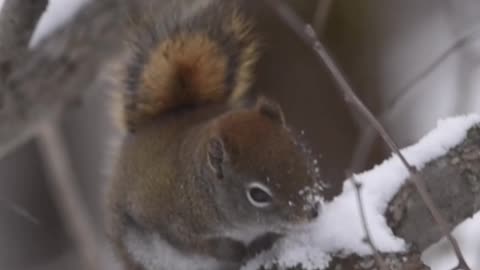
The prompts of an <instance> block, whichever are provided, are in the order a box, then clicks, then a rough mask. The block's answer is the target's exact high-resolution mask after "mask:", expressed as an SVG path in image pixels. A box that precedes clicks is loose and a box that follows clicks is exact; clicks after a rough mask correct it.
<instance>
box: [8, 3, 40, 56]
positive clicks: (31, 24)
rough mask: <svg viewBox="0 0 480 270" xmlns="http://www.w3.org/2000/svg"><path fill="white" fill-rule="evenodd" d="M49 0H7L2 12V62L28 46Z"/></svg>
mask: <svg viewBox="0 0 480 270" xmlns="http://www.w3.org/2000/svg"><path fill="white" fill-rule="evenodd" d="M47 4H48V0H6V1H5V2H4V3H3V7H2V10H1V12H0V63H2V62H4V61H5V60H6V59H7V58H11V57H12V55H16V54H17V52H18V51H19V50H23V49H25V48H27V47H28V43H29V41H30V38H31V37H32V34H33V31H34V30H35V26H36V25H37V22H38V20H39V19H40V16H41V15H42V14H43V11H44V10H45V8H46V7H47Z"/></svg>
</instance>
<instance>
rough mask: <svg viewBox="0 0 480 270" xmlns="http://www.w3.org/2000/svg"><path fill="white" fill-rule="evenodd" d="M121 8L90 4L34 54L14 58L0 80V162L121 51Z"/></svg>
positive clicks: (107, 2) (110, 0)
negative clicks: (5, 78)
mask: <svg viewBox="0 0 480 270" xmlns="http://www.w3.org/2000/svg"><path fill="white" fill-rule="evenodd" d="M15 1H18V0H13V2H15ZM32 1H33V0H32ZM21 2H23V1H21ZM33 2H35V1H33ZM125 9H126V1H124V0H118V1H115V0H103V1H92V2H91V3H90V4H87V5H86V6H85V7H84V8H83V10H81V11H80V12H79V13H78V14H77V16H76V18H75V19H74V20H73V21H72V22H71V23H69V24H68V25H66V26H65V27H64V28H62V29H60V30H59V31H57V32H56V33H53V34H52V35H51V36H49V38H48V39H46V40H45V41H44V42H43V43H41V44H39V45H38V46H36V49H35V50H34V51H28V52H25V53H24V54H22V55H19V56H18V58H17V60H16V61H15V63H17V64H15V65H14V66H11V67H9V68H8V69H9V70H11V72H10V73H11V75H10V76H9V77H8V78H7V81H6V82H4V83H2V81H1V80H0V93H1V94H2V97H3V98H2V100H1V102H0V157H1V156H3V155H5V154H6V153H7V152H8V151H10V150H11V149H14V148H15V146H17V145H19V144H21V143H23V142H24V141H26V140H27V139H29V138H31V137H32V135H33V134H34V130H35V129H36V128H37V126H38V124H37V123H38V122H41V121H43V120H44V119H47V118H51V117H53V116H54V115H56V114H58V112H60V111H61V110H62V109H63V108H64V107H65V106H66V105H67V104H69V103H71V102H72V101H74V100H76V99H78V98H79V97H80V96H81V95H82V94H84V93H85V92H86V91H88V90H89V89H90V88H93V86H94V85H95V83H96V81H97V78H98V76H99V74H101V73H102V72H101V71H102V69H103V68H104V66H105V65H106V64H108V62H109V59H111V58H112V56H114V55H118V52H119V49H120V48H121V46H122V42H120V40H122V39H123V35H122V33H123V32H122V29H123V27H122V26H123V25H122V22H123V21H124V20H125V18H126V16H125V15H124V14H123V12H124V11H125Z"/></svg>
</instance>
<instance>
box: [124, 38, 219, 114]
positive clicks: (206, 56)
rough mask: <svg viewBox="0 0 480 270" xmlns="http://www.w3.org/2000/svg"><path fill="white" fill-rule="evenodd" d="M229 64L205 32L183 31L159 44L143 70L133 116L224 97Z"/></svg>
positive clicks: (215, 100) (157, 112)
mask: <svg viewBox="0 0 480 270" xmlns="http://www.w3.org/2000/svg"><path fill="white" fill-rule="evenodd" d="M226 65H227V59H226V57H225V56H224V55H223V54H222V53H221V52H220V49H219V48H218V46H217V45H216V44H215V43H214V42H212V41H211V40H210V39H208V37H206V36H205V35H202V34H190V35H183V34H181V35H180V36H179V37H177V38H175V39H169V40H166V41H165V42H163V43H161V44H159V46H158V47H157V48H156V49H154V50H153V52H152V55H151V56H150V59H149V63H147V65H146V66H145V69H144V71H143V74H142V77H141V84H140V89H138V91H139V96H140V97H141V99H140V100H139V103H138V104H137V105H138V113H137V114H136V115H133V117H134V118H135V119H130V120H133V121H134V122H138V121H141V119H142V118H150V117H153V116H155V115H159V114H161V113H163V112H166V111H169V110H172V109H175V108H177V107H182V106H189V105H199V104H203V103H209V102H218V101H220V100H222V99H224V98H225V96H226V95H227V91H226V89H225V77H226V74H225V72H226Z"/></svg>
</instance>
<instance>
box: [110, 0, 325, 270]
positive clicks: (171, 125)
mask: <svg viewBox="0 0 480 270" xmlns="http://www.w3.org/2000/svg"><path fill="white" fill-rule="evenodd" d="M198 2H201V3H203V4H197V5H196V6H195V9H192V8H190V9H187V8H182V5H184V4H178V3H177V4H173V5H172V8H171V9H172V10H171V13H169V12H170V11H167V12H166V13H165V14H171V16H173V17H174V18H173V19H171V20H168V21H165V20H164V19H162V16H158V17H154V16H148V17H147V18H144V19H142V22H141V23H139V24H138V25H136V26H135V27H134V29H133V31H136V32H134V33H133V35H131V37H130V39H131V40H130V44H131V46H130V49H129V56H130V57H129V59H128V61H127V62H126V63H124V65H125V69H124V72H123V73H122V80H123V82H124V83H123V89H122V98H121V104H120V105H121V106H120V107H121V116H122V117H121V118H122V119H123V120H122V124H123V125H124V126H125V129H126V135H125V138H124V139H123V141H122V142H121V145H120V149H119V153H118V156H117V157H116V160H115V162H116V164H115V168H114V170H113V177H112V179H111V183H110V185H109V194H108V204H107V211H108V212H107V213H108V215H107V216H108V227H109V228H108V231H109V236H110V239H111V241H112V243H113V244H114V247H115V249H116V251H117V253H118V254H119V256H120V258H121V259H122V261H123V262H124V264H125V266H126V269H128V270H133V269H135V270H158V269H161V270H184V269H185V270H187V269H188V270H217V269H239V268H240V266H241V265H242V263H244V262H245V261H246V260H247V259H248V258H250V257H251V256H253V255H255V253H257V252H259V251H261V250H263V249H266V248H270V247H271V246H272V245H273V243H275V241H276V240H277V239H279V238H281V237H282V236H283V235H285V234H287V233H289V232H290V231H292V230H294V229H295V228H296V227H299V226H302V225H304V224H307V223H308V222H310V221H312V219H314V218H316V217H317V215H318V213H319V210H320V209H319V198H321V191H322V188H321V186H322V185H321V182H320V180H319V179H318V175H317V174H316V172H315V171H314V170H313V162H312V160H311V158H310V157H309V155H308V153H307V152H306V151H305V149H304V147H303V143H301V142H299V140H298V138H297V137H296V136H295V135H294V134H293V132H292V130H291V129H290V128H289V127H288V126H287V124H286V121H285V117H284V114H283V112H282V110H281V108H280V106H279V105H278V104H277V103H275V102H274V101H272V100H271V99H268V98H266V97H257V98H255V100H254V101H253V102H246V100H247V96H248V93H249V92H251V91H250V89H251V85H252V82H253V80H254V77H255V72H254V70H255V64H256V62H257V60H258V58H259V57H261V54H260V50H259V41H258V37H257V34H256V33H255V24H254V20H253V19H252V18H249V17H248V16H247V15H246V14H245V12H243V11H242V4H241V2H238V1H221V0H211V1H198ZM185 10H186V11H185ZM168 16H170V15H168ZM163 17H164V16H163Z"/></svg>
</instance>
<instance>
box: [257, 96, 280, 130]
mask: <svg viewBox="0 0 480 270" xmlns="http://www.w3.org/2000/svg"><path fill="white" fill-rule="evenodd" d="M255 108H256V109H257V110H258V111H259V112H260V113H261V114H263V115H265V116H267V117H268V118H270V119H271V120H273V121H276V122H278V123H280V124H281V125H285V116H284V115H283V111H282V108H280V105H278V104H277V103H276V102H274V101H272V100H270V99H268V98H266V97H264V96H260V97H259V98H258V100H257V103H256V105H255Z"/></svg>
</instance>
